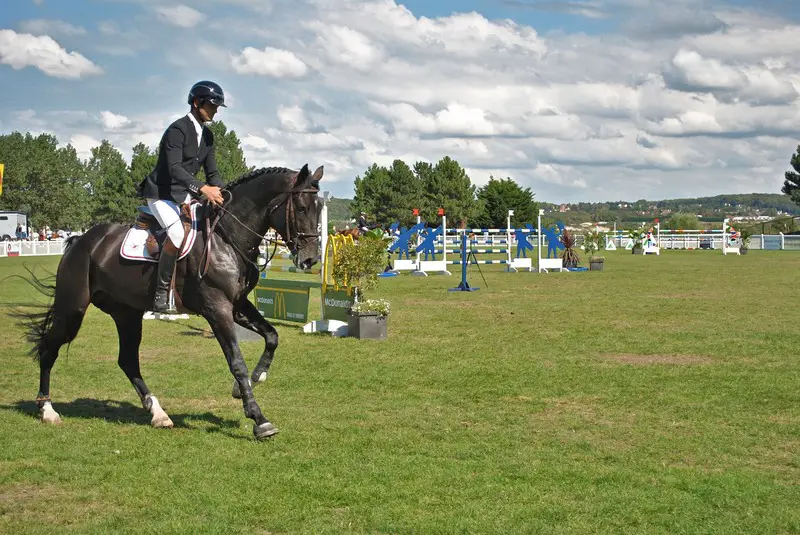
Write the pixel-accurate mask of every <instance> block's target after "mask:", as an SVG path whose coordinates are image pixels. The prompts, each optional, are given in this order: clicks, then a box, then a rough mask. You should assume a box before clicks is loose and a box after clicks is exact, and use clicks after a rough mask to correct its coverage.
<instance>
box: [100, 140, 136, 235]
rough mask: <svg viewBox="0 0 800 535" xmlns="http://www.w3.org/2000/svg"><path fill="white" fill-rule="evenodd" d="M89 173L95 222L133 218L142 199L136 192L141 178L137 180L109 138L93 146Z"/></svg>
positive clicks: (120, 221) (120, 220)
mask: <svg viewBox="0 0 800 535" xmlns="http://www.w3.org/2000/svg"><path fill="white" fill-rule="evenodd" d="M86 167H87V173H88V175H89V180H90V183H91V189H92V197H93V203H92V204H93V208H94V210H93V213H94V217H93V219H94V222H95V223H101V222H118V223H124V222H132V221H133V217H134V215H135V214H136V207H137V206H138V205H139V204H141V199H139V198H138V197H137V196H136V188H137V186H138V185H139V182H140V181H141V179H140V180H134V178H133V176H132V175H131V173H130V171H129V170H128V164H127V163H125V160H124V158H123V157H122V154H121V153H120V152H119V151H118V150H117V149H115V148H114V146H113V145H112V144H111V143H109V142H108V141H107V140H103V141H102V142H101V143H100V145H99V146H97V147H94V148H93V149H92V157H91V158H90V159H89V161H88V162H87V165H86Z"/></svg>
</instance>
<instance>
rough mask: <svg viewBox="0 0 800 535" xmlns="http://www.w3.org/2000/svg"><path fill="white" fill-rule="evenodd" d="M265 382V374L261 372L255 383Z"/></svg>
mask: <svg viewBox="0 0 800 535" xmlns="http://www.w3.org/2000/svg"><path fill="white" fill-rule="evenodd" d="M266 380H267V372H261V375H259V376H258V380H257V381H256V382H257V383H263V382H264V381H266Z"/></svg>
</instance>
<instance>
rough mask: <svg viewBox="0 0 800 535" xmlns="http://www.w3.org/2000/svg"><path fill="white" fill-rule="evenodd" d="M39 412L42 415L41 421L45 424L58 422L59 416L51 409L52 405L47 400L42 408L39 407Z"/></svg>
mask: <svg viewBox="0 0 800 535" xmlns="http://www.w3.org/2000/svg"><path fill="white" fill-rule="evenodd" d="M39 413H40V414H41V416H42V422H44V423H46V424H60V423H61V417H60V416H59V415H58V413H57V412H56V411H55V409H53V405H52V404H51V403H50V402H49V401H45V402H44V405H42V408H41V409H39Z"/></svg>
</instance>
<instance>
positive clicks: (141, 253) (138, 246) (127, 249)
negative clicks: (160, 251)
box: [119, 203, 200, 262]
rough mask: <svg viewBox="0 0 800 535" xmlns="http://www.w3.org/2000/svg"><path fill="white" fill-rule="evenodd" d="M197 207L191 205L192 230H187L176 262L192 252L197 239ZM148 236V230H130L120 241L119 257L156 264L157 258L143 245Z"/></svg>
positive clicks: (198, 222) (133, 228) (198, 223)
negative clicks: (187, 232)
mask: <svg viewBox="0 0 800 535" xmlns="http://www.w3.org/2000/svg"><path fill="white" fill-rule="evenodd" d="M198 206H200V204H199V203H197V204H192V206H191V210H192V228H191V230H189V235H188V236H187V237H186V241H185V242H184V244H183V249H181V252H180V254H179V255H178V260H180V259H181V258H183V257H185V256H186V255H187V254H189V251H191V250H192V246H193V245H194V241H195V239H197V229H198V228H199V226H200V221H198V219H197V207H198ZM149 236H150V231H149V230H145V229H140V228H136V227H132V228H131V229H130V230H128V233H127V234H125V239H124V240H122V247H120V250H119V254H120V256H122V258H126V259H128V260H139V261H143V262H158V258H153V257H152V256H150V253H149V252H148V251H147V247H145V245H144V244H145V242H146V241H147V238H148V237H149Z"/></svg>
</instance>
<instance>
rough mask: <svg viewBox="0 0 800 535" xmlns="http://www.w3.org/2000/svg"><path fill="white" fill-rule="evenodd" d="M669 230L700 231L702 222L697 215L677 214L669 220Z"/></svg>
mask: <svg viewBox="0 0 800 535" xmlns="http://www.w3.org/2000/svg"><path fill="white" fill-rule="evenodd" d="M667 228H668V229H670V230H698V229H699V228H700V220H699V219H697V216H696V215H695V214H688V213H685V212H677V213H674V214H672V217H670V218H669V220H667Z"/></svg>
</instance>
